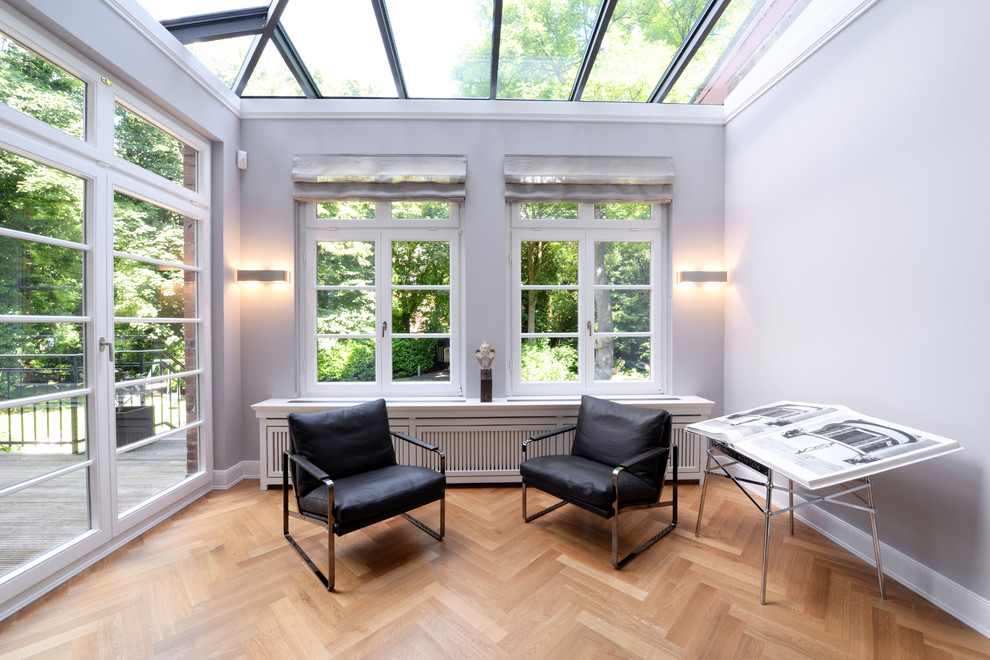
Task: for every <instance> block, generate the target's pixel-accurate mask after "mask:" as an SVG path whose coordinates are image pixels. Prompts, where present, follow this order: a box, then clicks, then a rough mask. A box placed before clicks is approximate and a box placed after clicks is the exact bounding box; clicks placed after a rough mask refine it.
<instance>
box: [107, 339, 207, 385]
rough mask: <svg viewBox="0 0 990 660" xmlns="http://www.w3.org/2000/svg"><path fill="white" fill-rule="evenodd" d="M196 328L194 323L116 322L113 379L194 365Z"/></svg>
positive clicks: (166, 371)
mask: <svg viewBox="0 0 990 660" xmlns="http://www.w3.org/2000/svg"><path fill="white" fill-rule="evenodd" d="M198 329H199V326H198V324H196V323H116V324H115V325H114V345H113V348H114V368H115V369H116V381H117V382H118V383H121V382H125V381H128V380H134V379H138V378H150V377H152V376H161V375H164V374H173V373H179V372H183V371H192V370H193V369H196V368H198V366H199V359H198V356H197V355H196V347H197V345H198V343H197V341H196V333H197V332H198ZM135 392H137V391H136V390H135ZM124 393H125V394H129V392H124ZM138 393H140V392H138ZM119 394H120V391H118V395H119ZM118 403H119V402H118Z"/></svg>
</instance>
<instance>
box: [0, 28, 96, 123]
mask: <svg viewBox="0 0 990 660" xmlns="http://www.w3.org/2000/svg"><path fill="white" fill-rule="evenodd" d="M0 103H5V104H7V105H9V106H10V107H11V108H14V109H16V110H20V111H21V112H23V113H24V114H26V115H30V116H31V117H34V118H35V119H40V120H41V121H43V122H45V123H46V124H49V125H51V126H54V127H55V128H58V129H60V130H63V131H65V132H66V133H68V134H69V135H73V136H75V137H77V138H82V137H84V134H85V130H86V123H85V114H84V113H85V107H86V83H84V82H83V81H82V80H80V79H79V78H76V77H75V76H73V75H72V74H71V73H68V72H67V71H64V70H63V69H61V68H59V67H57V66H55V65H54V64H52V63H51V62H49V61H48V60H45V59H44V58H41V57H39V56H38V55H36V54H35V53H33V52H32V51H30V50H28V49H27V48H25V47H23V46H21V45H20V44H19V43H17V42H16V41H14V40H13V39H11V38H10V37H8V36H7V35H6V34H3V33H2V32H0Z"/></svg>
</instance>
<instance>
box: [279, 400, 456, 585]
mask: <svg viewBox="0 0 990 660" xmlns="http://www.w3.org/2000/svg"><path fill="white" fill-rule="evenodd" d="M288 421H289V441H290V451H286V452H285V455H284V456H283V458H282V531H283V532H284V534H285V538H286V540H288V542H289V543H290V544H291V545H292V547H293V548H295V550H296V552H298V553H299V556H300V557H302V558H303V560H304V561H305V562H306V564H307V565H308V566H309V568H310V570H312V571H313V572H314V573H315V574H316V576H317V577H319V578H320V581H321V582H323V585H324V586H325V587H326V588H327V590H328V591H330V590H333V587H334V575H335V571H334V535H335V534H336V535H337V536H341V535H343V534H347V533H349V532H353V531H355V530H358V529H361V528H362V527H367V526H368V525H372V524H374V523H377V522H381V521H382V520H386V519H388V518H391V517H393V516H397V515H400V514H401V515H403V516H404V517H405V518H406V519H408V520H409V521H410V522H412V523H413V524H414V525H416V526H417V527H419V528H420V529H422V530H423V531H424V532H426V533H427V534H429V535H430V536H432V537H433V538H435V539H437V540H438V541H439V540H442V539H443V535H444V513H445V499H444V496H445V489H446V483H447V482H446V475H445V473H446V469H445V468H446V461H445V457H444V454H443V452H442V451H440V449H439V448H438V447H435V446H434V445H431V444H428V443H425V442H422V441H421V440H417V439H416V438H411V437H409V436H407V435H403V434H401V433H393V432H391V431H390V430H389V426H388V410H387V408H386V406H385V400H384V399H379V400H377V401H372V402H369V403H363V404H360V405H357V406H352V407H349V408H339V409H337V410H329V411H323V412H311V413H292V414H290V415H289V416H288ZM393 437H395V438H398V439H400V440H402V441H404V442H411V443H413V444H415V445H418V446H419V447H422V448H424V449H426V450H429V451H433V452H436V453H437V454H438V455H439V460H440V471H439V472H438V471H437V470H433V469H430V468H426V467H420V466H413V465H398V463H397V461H396V458H395V449H394V447H393V445H392V438H393ZM290 469H291V471H292V472H291V475H292V483H293V491H294V493H295V498H296V508H297V510H296V511H292V510H290V508H289V483H288V479H289V474H290ZM438 500H439V502H440V531H439V532H438V531H435V530H433V529H431V528H429V527H427V526H426V525H424V524H423V523H422V522H420V521H419V520H416V519H415V518H413V517H412V516H410V515H409V514H408V513H407V512H408V511H411V510H413V509H416V508H418V507H421V506H423V505H426V504H429V503H431V502H436V501H438ZM290 516H291V517H295V518H300V519H303V520H307V521H309V522H313V523H317V524H320V525H323V526H325V527H326V529H327V543H328V547H329V561H328V570H327V574H326V575H324V574H323V573H322V572H321V571H320V569H318V568H317V567H316V564H315V563H313V560H312V559H310V558H309V556H308V555H307V554H306V553H305V552H304V551H303V549H302V548H301V547H299V544H298V543H296V541H295V539H293V538H292V536H291V535H290V534H289V517H290Z"/></svg>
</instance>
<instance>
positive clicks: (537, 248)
mask: <svg viewBox="0 0 990 660" xmlns="http://www.w3.org/2000/svg"><path fill="white" fill-rule="evenodd" d="M520 252H521V255H522V258H521V260H520V261H521V263H520V275H521V278H522V279H521V282H522V283H523V284H524V285H527V284H529V285H576V284H577V283H578V243H577V241H573V242H563V241H523V242H522V243H521V250H520Z"/></svg>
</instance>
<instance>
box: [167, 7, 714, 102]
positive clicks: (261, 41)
mask: <svg viewBox="0 0 990 660" xmlns="http://www.w3.org/2000/svg"><path fill="white" fill-rule="evenodd" d="M288 2H289V0H272V2H271V4H270V5H268V6H267V7H255V8H249V9H235V10H231V11H222V12H214V13H211V14H201V15H198V16H185V17H182V18H176V19H169V20H164V21H162V22H161V24H162V26H163V27H165V29H167V30H168V31H169V32H170V33H172V35H173V36H175V38H176V39H178V40H179V42H181V43H183V44H190V43H195V42H200V41H213V40H217V39H227V38H231V37H241V36H248V35H254V36H255V38H254V41H253V43H252V44H251V47H250V48H249V49H248V53H247V56H246V57H245V58H244V62H243V63H242V65H241V68H240V70H239V71H238V73H237V77H236V79H235V80H234V84H233V85H232V87H231V89H232V90H233V92H234V93H235V94H237V96H241V95H242V94H243V93H244V89H245V87H246V86H247V82H248V80H249V79H250V77H251V75H252V74H253V73H254V70H255V68H256V67H257V65H258V61H259V60H260V59H261V55H262V53H263V52H264V49H265V47H266V46H267V45H268V43H269V42H273V43H274V44H275V47H276V48H277V49H278V51H279V54H280V55H281V56H282V59H283V60H284V61H285V64H286V66H287V67H288V69H289V71H290V72H291V73H292V75H293V77H294V78H295V79H296V82H297V83H298V84H299V87H300V88H301V89H302V91H303V93H304V94H305V95H306V97H307V98H323V95H322V94H321V92H320V90H319V88H318V86H317V84H316V81H315V80H314V78H313V76H312V75H311V74H310V72H309V69H308V68H307V67H306V64H305V63H304V62H303V60H302V58H301V57H300V55H299V52H298V51H297V50H296V48H295V46H294V45H293V43H292V41H291V39H289V35H288V34H287V33H286V31H285V29H284V28H283V27H282V26H281V24H280V22H279V21H280V19H281V17H282V13H283V11H284V10H285V7H286V5H287V4H288ZM731 2H732V0H709V2H708V4H707V5H706V6H705V8H704V9H703V10H702V11H701V14H699V16H698V18H697V20H695V23H694V25H693V26H692V27H691V31H690V32H689V33H688V36H687V38H685V39H684V42H683V43H681V46H680V48H679V49H678V50H677V53H676V54H675V55H674V59H673V60H671V62H670V64H668V65H667V69H666V70H665V71H664V72H663V75H662V76H661V77H660V80H659V82H657V85H656V87H654V89H653V92H652V93H651V94H650V96H649V99H648V102H649V103H663V101H664V99H665V98H666V97H667V95H668V94H669V93H670V91H671V89H673V87H674V85H675V84H676V82H677V79H678V78H679V77H680V75H681V74H682V73H683V72H684V70H685V69H686V68H687V66H688V64H690V62H691V60H692V58H693V57H694V56H695V54H696V53H697V52H698V49H699V48H700V47H701V45H702V43H704V41H705V39H706V38H707V37H708V35H709V33H710V32H711V31H712V28H714V27H715V24H716V23H717V22H718V20H719V18H721V17H722V14H723V13H724V12H725V10H726V8H728V6H729V4H730V3H731ZM371 4H372V7H373V8H374V11H375V19H376V21H377V22H378V30H379V33H380V34H381V38H382V46H383V47H384V49H385V54H386V57H387V58H388V64H389V69H390V70H391V72H392V80H393V81H394V82H395V89H396V94H397V96H398V98H400V99H408V98H409V91H408V89H407V87H406V80H405V76H404V75H403V73H402V65H401V62H400V60H399V52H398V48H397V47H396V44H395V33H394V31H393V30H392V23H391V21H390V20H389V16H388V9H387V7H386V0H371ZM617 5H618V0H602V3H601V6H600V7H599V10H598V16H597V18H596V20H595V25H594V28H593V31H592V35H591V39H590V40H589V42H588V45H587V47H586V48H585V52H584V56H583V57H582V59H581V64H580V66H579V67H578V72H577V75H576V76H575V79H574V84H573V86H572V87H571V92H570V95H569V97H568V100H569V101H580V100H581V96H582V95H583V94H584V88H585V85H587V83H588V79H589V78H590V76H591V71H592V69H593V68H594V65H595V60H596V59H597V57H598V53H599V50H600V49H601V46H602V42H603V41H604V39H605V33H606V31H607V30H608V26H609V23H610V22H611V20H612V15H613V13H614V12H615V9H616V6H617ZM502 8H503V0H493V8H492V53H491V77H490V82H489V91H488V98H489V99H492V100H494V99H496V98H498V96H497V90H498V65H499V55H500V52H499V51H500V47H501V35H502Z"/></svg>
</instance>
